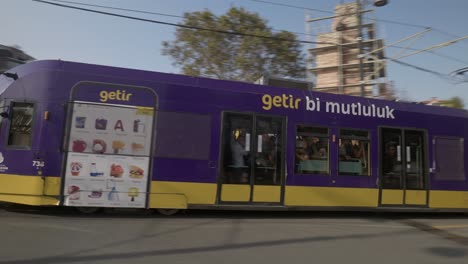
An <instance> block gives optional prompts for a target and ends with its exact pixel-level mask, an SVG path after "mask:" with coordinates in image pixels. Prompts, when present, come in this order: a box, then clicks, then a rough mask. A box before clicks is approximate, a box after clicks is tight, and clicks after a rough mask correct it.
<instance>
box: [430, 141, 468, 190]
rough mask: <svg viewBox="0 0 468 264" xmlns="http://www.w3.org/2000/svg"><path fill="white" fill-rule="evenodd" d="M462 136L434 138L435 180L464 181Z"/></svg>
mask: <svg viewBox="0 0 468 264" xmlns="http://www.w3.org/2000/svg"><path fill="white" fill-rule="evenodd" d="M464 145H465V144H464V140H463V138H454V137H453V138H449V137H436V138H435V149H434V154H435V174H434V178H435V179H436V180H442V181H464V180H465V179H466V178H465V166H464V163H463V161H464V160H465V157H464V151H463V149H464Z"/></svg>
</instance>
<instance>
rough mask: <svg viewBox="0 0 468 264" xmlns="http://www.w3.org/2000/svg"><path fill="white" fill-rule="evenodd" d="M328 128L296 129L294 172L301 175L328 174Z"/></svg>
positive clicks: (303, 127) (299, 127)
mask: <svg viewBox="0 0 468 264" xmlns="http://www.w3.org/2000/svg"><path fill="white" fill-rule="evenodd" d="M328 133H329V132H328V128H322V127H311V126H302V125H299V126H298V127H297V133H296V154H295V164H296V166H295V172H296V173H301V174H327V175H328V174H329V173H330V166H329V160H330V159H329V140H328V139H329V136H328Z"/></svg>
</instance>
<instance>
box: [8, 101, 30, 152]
mask: <svg viewBox="0 0 468 264" xmlns="http://www.w3.org/2000/svg"><path fill="white" fill-rule="evenodd" d="M33 113H34V105H33V104H32V103H19V102H13V103H12V105H11V110H10V118H11V123H10V130H9V133H8V146H11V147H17V148H30V147H31V144H32V125H33V116H34V115H33Z"/></svg>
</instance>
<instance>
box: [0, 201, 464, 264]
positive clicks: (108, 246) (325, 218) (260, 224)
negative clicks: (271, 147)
mask: <svg viewBox="0 0 468 264" xmlns="http://www.w3.org/2000/svg"><path fill="white" fill-rule="evenodd" d="M0 236H1V238H2V240H1V245H0V256H1V257H0V264H4V263H8V264H37V263H48V264H55V263H72V264H75V263H112V264H117V263H125V264H129V263H153V264H154V263H191V264H194V263H216V264H221V263H223V264H224V263H286V264H292V263H346V264H349V263H359V264H363V263H378V264H384V263H412V264H413V263H468V216H466V215H460V214H444V215H431V214H396V213H378V214H376V213H330V212H328V213H324V212H230V211H217V212H213V211H191V212H187V213H186V214H183V215H179V216H175V217H164V216H160V215H157V214H151V215H148V214H145V213H142V212H135V211H118V212H107V213H105V214H101V215H98V216H92V217H89V216H82V215H79V214H77V213H73V212H71V211H69V210H66V209H55V208H54V209H42V210H36V209H34V208H28V207H15V208H10V209H5V208H4V209H0Z"/></svg>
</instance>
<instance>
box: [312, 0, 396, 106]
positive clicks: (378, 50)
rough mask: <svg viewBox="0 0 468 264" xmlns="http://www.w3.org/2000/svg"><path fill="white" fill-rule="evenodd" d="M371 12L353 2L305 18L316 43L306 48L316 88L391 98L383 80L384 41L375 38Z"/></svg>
mask: <svg viewBox="0 0 468 264" xmlns="http://www.w3.org/2000/svg"><path fill="white" fill-rule="evenodd" d="M372 15H373V10H366V9H363V6H362V5H361V3H360V1H356V2H352V3H345V4H340V5H337V6H336V8H335V13H334V15H332V16H328V17H322V18H307V23H308V24H307V26H308V31H309V33H310V34H314V33H315V34H316V35H317V38H316V42H317V44H316V46H315V47H312V48H310V49H309V55H310V61H311V62H312V64H311V66H310V67H309V73H312V75H313V77H315V81H314V83H315V88H314V89H315V90H317V91H321V92H328V93H339V94H349V95H356V96H365V97H378V98H386V99H392V98H393V92H392V88H391V87H390V85H389V84H388V82H387V80H386V65H385V61H384V49H383V46H384V45H383V40H382V39H379V38H377V34H376V28H375V23H373V22H374V21H375V19H373V18H370V17H371V16H372ZM324 22H325V23H327V24H326V26H325V27H323V26H321V25H322V24H323V23H324ZM360 54H362V55H360Z"/></svg>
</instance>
